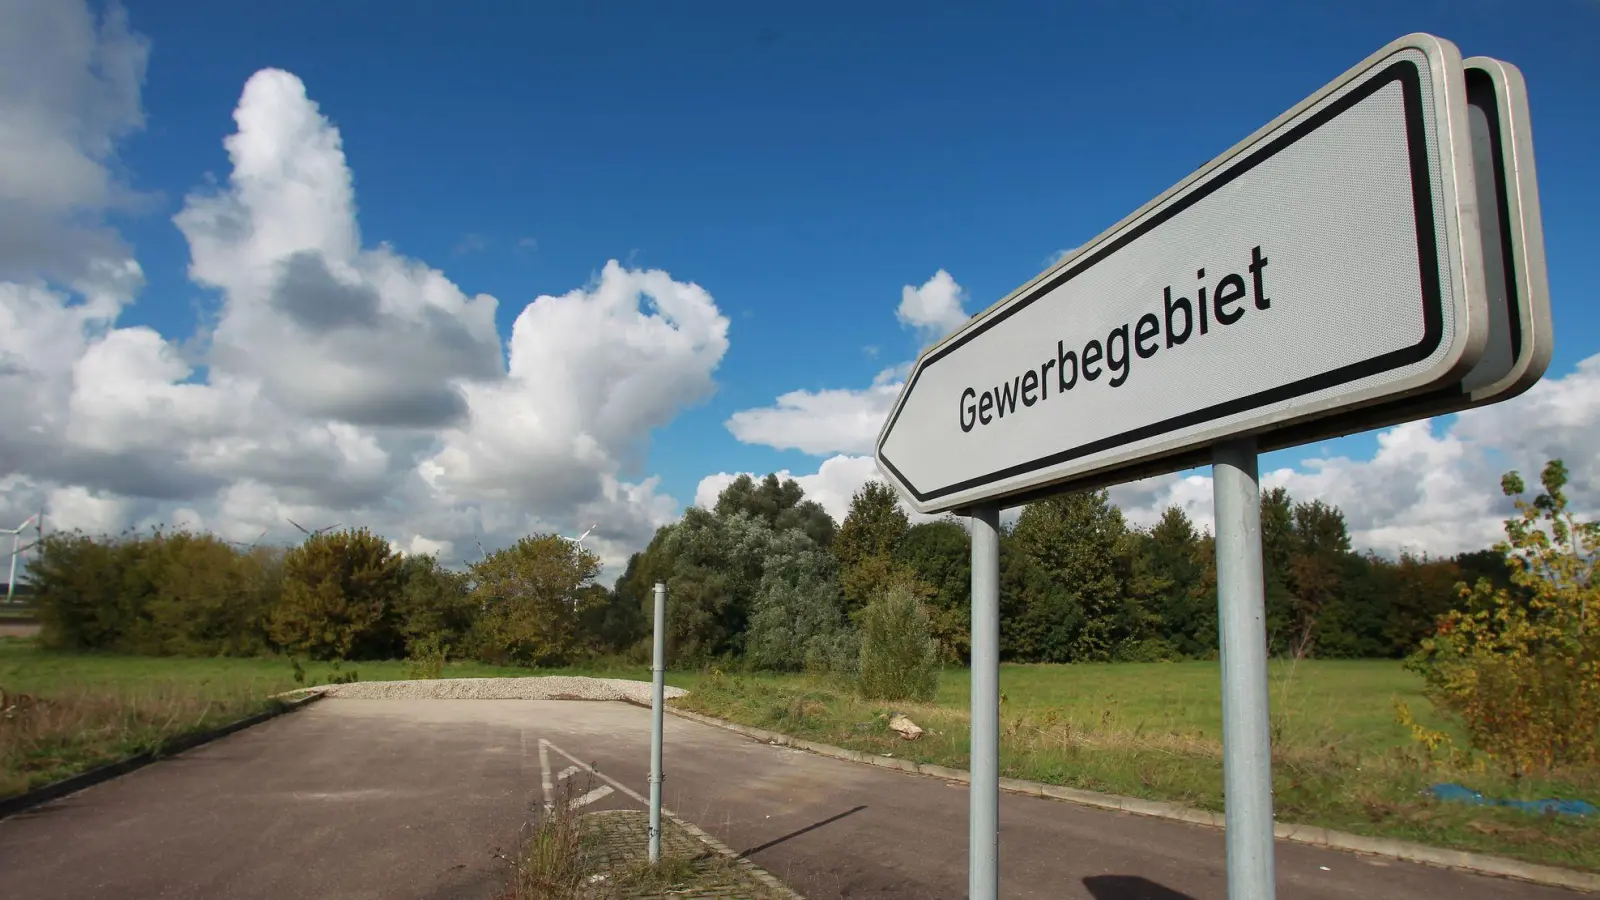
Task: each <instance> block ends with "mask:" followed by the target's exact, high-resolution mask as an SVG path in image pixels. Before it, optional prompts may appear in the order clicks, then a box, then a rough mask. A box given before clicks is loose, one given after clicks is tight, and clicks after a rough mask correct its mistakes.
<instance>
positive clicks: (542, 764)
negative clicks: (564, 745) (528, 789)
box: [539, 738, 556, 812]
mask: <svg viewBox="0 0 1600 900" xmlns="http://www.w3.org/2000/svg"><path fill="white" fill-rule="evenodd" d="M548 746H550V745H549V743H548V742H546V741H545V740H544V739H543V738H540V739H539V782H540V786H541V787H543V788H544V811H545V812H549V811H551V810H552V809H555V808H556V801H555V790H554V789H553V788H552V787H551V786H550V751H549V750H546V749H545V748H546V747H548Z"/></svg>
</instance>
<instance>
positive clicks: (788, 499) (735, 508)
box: [713, 474, 837, 547]
mask: <svg viewBox="0 0 1600 900" xmlns="http://www.w3.org/2000/svg"><path fill="white" fill-rule="evenodd" d="M713 512H715V513H716V514H717V515H719V516H723V517H727V516H732V515H734V514H736V513H741V512H742V513H747V514H749V515H751V516H753V517H755V518H757V519H760V520H761V521H763V522H765V523H766V524H767V526H768V527H769V528H771V529H772V530H774V531H785V530H787V529H790V528H795V529H799V530H800V531H802V532H804V533H805V535H806V536H807V537H809V538H811V540H812V542H814V543H815V544H816V545H817V546H818V547H828V546H831V545H832V544H833V535H834V531H835V529H836V527H837V526H835V524H834V521H833V517H832V516H830V515H828V511H827V510H825V509H823V508H822V505H821V504H820V503H817V502H816V501H814V500H807V499H806V494H805V491H804V490H802V489H801V487H800V484H799V482H797V481H795V480H794V479H793V478H785V479H783V480H782V481H779V480H778V476H777V475H770V474H769V475H767V477H765V478H763V479H761V481H760V482H759V483H758V482H756V480H755V479H753V478H751V477H750V476H749V475H740V476H739V477H738V478H735V479H734V480H733V482H732V483H731V484H729V485H728V486H727V487H725V488H723V489H722V493H721V494H718V495H717V504H716V507H715V509H714V510H713Z"/></svg>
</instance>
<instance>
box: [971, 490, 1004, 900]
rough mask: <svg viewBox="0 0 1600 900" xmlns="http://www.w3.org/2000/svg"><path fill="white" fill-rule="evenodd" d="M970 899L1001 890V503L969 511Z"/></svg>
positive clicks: (992, 899)
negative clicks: (970, 648) (970, 685)
mask: <svg viewBox="0 0 1600 900" xmlns="http://www.w3.org/2000/svg"><path fill="white" fill-rule="evenodd" d="M971 527H972V724H971V726H970V731H971V738H970V740H971V745H970V751H969V756H970V759H971V763H970V765H969V767H968V773H969V784H970V788H971V796H970V798H969V799H970V803H971V805H970V807H969V811H968V814H967V831H968V841H969V842H970V843H969V847H970V851H969V856H970V859H969V861H968V863H969V864H968V868H967V897H968V898H969V900H996V898H997V896H998V895H999V891H1000V507H999V506H997V505H995V504H992V503H991V504H986V505H984V506H981V507H978V508H977V509H974V510H973V511H972V526H971Z"/></svg>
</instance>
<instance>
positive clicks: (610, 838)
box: [579, 809, 801, 900]
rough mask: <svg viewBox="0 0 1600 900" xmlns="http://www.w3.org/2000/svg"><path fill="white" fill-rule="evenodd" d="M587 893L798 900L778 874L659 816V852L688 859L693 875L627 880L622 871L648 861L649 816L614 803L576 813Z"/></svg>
mask: <svg viewBox="0 0 1600 900" xmlns="http://www.w3.org/2000/svg"><path fill="white" fill-rule="evenodd" d="M579 833H580V834H581V835H582V838H583V843H584V845H585V849H584V870H585V871H587V872H589V873H590V875H589V876H588V882H587V884H586V885H585V891H586V897H589V898H593V900H602V898H603V900H643V898H647V897H650V898H655V897H674V898H683V900H801V898H800V895H798V894H796V893H794V892H793V891H792V890H788V889H783V890H778V889H775V888H774V887H772V885H773V884H776V883H777V880H776V879H774V878H773V877H772V875H771V874H770V873H768V872H766V871H765V870H764V869H762V868H761V867H759V866H757V865H756V864H755V863H753V862H751V861H749V860H748V859H738V858H730V857H729V856H726V855H724V854H723V853H721V852H719V851H718V850H717V849H716V848H714V847H712V846H710V845H708V844H706V843H705V842H704V841H702V840H700V839H699V838H697V837H695V836H694V835H693V834H690V833H689V831H687V830H686V829H684V828H683V827H681V826H679V825H678V824H676V823H674V822H671V821H668V820H666V819H663V820H662V822H661V858H662V859H663V860H684V859H687V860H691V861H692V862H691V863H690V865H689V868H690V870H691V871H692V872H693V875H692V876H690V877H687V878H685V879H684V880H683V881H682V882H681V883H677V884H670V885H667V886H664V887H663V886H660V885H654V886H645V885H629V884H626V883H624V882H625V881H626V876H627V875H629V874H632V873H636V872H638V871H639V870H640V869H642V868H643V867H644V866H646V865H647V864H648V862H649V858H650V857H649V853H650V850H649V838H650V817H649V815H648V814H647V813H645V812H644V811H643V810H635V809H612V810H603V811H600V812H592V813H588V814H586V815H584V816H582V817H581V818H580V819H579Z"/></svg>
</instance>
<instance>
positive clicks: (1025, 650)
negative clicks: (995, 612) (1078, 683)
mask: <svg viewBox="0 0 1600 900" xmlns="http://www.w3.org/2000/svg"><path fill="white" fill-rule="evenodd" d="M969 615H970V613H969ZM1085 618H1086V617H1085V615H1084V610H1083V607H1082V605H1081V604H1080V603H1079V601H1078V598H1077V597H1076V596H1075V595H1074V594H1073V593H1072V592H1070V591H1068V590H1067V589H1066V588H1065V587H1063V586H1062V585H1060V584H1059V583H1057V581H1056V580H1055V579H1054V578H1053V577H1051V574H1050V572H1049V570H1047V569H1046V568H1045V567H1044V566H1043V565H1041V564H1040V563H1039V562H1037V561H1036V560H1035V559H1034V558H1033V556H1032V555H1030V554H1029V553H1028V552H1027V551H1026V550H1024V549H1023V547H1022V546H1021V544H1020V543H1019V542H1018V541H1017V540H1016V539H1015V537H1014V535H1013V534H1010V533H1005V532H1002V533H1001V535H1000V658H1001V659H1002V660H1005V661H1007V662H1056V663H1061V662H1073V661H1075V660H1076V659H1077V657H1076V656H1075V653H1076V652H1077V648H1078V646H1079V636H1080V635H1081V634H1082V632H1083V630H1084V620H1085ZM969 621H970V620H969Z"/></svg>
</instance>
